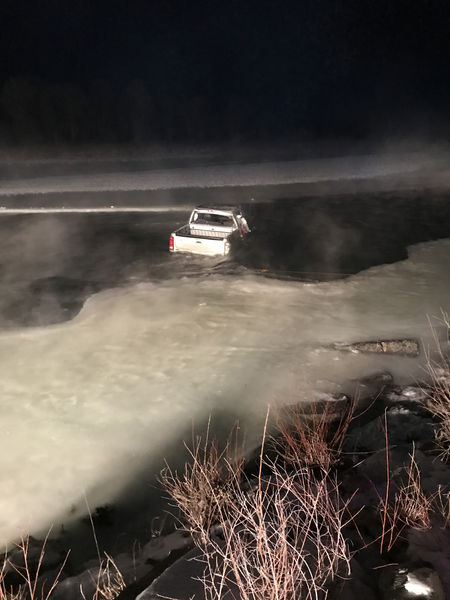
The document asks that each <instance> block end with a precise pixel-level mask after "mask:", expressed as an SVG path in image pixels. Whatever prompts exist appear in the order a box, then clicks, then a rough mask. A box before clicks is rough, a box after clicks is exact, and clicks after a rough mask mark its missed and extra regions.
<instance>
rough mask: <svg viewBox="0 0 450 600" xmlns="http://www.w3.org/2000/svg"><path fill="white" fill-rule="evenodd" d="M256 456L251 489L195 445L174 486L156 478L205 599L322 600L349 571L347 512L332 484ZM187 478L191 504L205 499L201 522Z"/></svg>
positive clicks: (168, 477) (167, 478) (166, 477)
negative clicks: (177, 516)
mask: <svg viewBox="0 0 450 600" xmlns="http://www.w3.org/2000/svg"><path fill="white" fill-rule="evenodd" d="M266 426H267V420H266ZM263 439H265V433H264V438H263ZM205 451H206V453H207V452H210V453H211V455H210V456H208V455H206V456H205ZM263 452H264V442H263V445H262V448H261V455H260V466H259V475H258V477H257V478H256V479H255V480H253V481H245V479H243V475H242V468H240V469H236V467H235V465H234V464H233V463H231V462H230V461H228V460H224V462H223V465H222V468H221V469H220V470H219V469H218V468H217V463H218V457H219V454H218V452H217V446H216V445H215V444H208V445H207V446H205V445H202V444H200V443H199V442H198V441H197V443H196V445H195V446H194V448H193V450H192V452H191V457H192V460H193V464H192V465H190V466H187V467H186V471H185V474H184V475H183V476H181V477H180V478H179V479H178V481H177V476H176V474H175V475H174V474H172V473H171V472H170V471H167V469H166V470H165V471H164V472H163V475H162V483H163V485H164V486H165V488H166V490H167V491H169V493H171V495H172V497H173V498H174V500H175V501H176V502H177V504H178V505H179V507H180V510H181V511H182V513H183V514H184V516H185V518H186V520H187V521H188V522H189V524H190V527H191V530H192V531H194V532H196V533H197V534H198V535H196V536H195V541H196V544H197V546H198V547H199V548H200V549H201V551H202V556H203V559H202V560H203V561H204V563H205V571H204V577H203V580H202V581H203V584H204V590H205V594H206V597H207V598H209V599H211V600H220V598H222V597H223V596H224V594H225V593H226V591H227V590H232V591H234V592H236V591H237V592H238V596H239V597H240V598H242V600H292V599H293V598H298V599H310V598H311V599H312V598H319V597H325V596H326V587H327V584H328V583H329V581H330V580H331V579H332V578H333V577H334V576H335V575H336V574H337V573H338V572H340V570H341V568H342V567H343V566H344V567H345V569H346V571H347V573H349V564H350V563H349V561H350V556H349V552H348V549H347V546H346V543H345V539H344V536H343V527H344V513H345V512H346V509H347V506H346V504H345V503H343V502H342V500H341V498H340V494H339V488H338V485H337V482H336V480H335V479H333V478H332V477H330V476H329V474H328V473H326V472H323V471H320V475H317V474H316V473H315V472H314V470H313V469H310V468H309V467H307V466H303V467H302V468H297V469H295V470H292V471H288V470H287V467H286V466H285V465H284V461H280V460H277V458H275V459H274V460H273V461H272V462H268V461H267V459H264V458H263V456H264V454H263ZM278 459H279V457H278ZM264 472H268V473H269V474H268V475H264ZM193 474H194V475H195V477H194V480H195V486H194V487H195V492H196V494H197V496H196V498H197V501H198V500H199V496H198V495H201V494H202V493H204V494H205V497H204V498H202V499H201V500H200V504H201V505H202V506H206V507H207V511H206V512H207V518H206V519H205V518H204V516H205V513H204V512H202V513H201V515H200V517H201V518H199V514H198V513H197V512H196V511H193V510H191V508H190V506H191V498H190V493H191V492H192V487H193ZM211 476H212V478H210V477H211ZM199 481H200V485H198V482H199ZM223 490H225V499H224V496H223V494H224V492H223ZM173 492H175V494H173ZM212 525H215V526H216V527H214V528H212V527H211V526H212Z"/></svg>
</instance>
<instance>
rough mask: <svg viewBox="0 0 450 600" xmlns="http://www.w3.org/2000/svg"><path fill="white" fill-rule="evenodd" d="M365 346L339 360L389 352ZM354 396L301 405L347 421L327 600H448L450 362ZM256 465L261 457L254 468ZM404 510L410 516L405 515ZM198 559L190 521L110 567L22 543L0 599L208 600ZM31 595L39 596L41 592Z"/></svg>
mask: <svg viewBox="0 0 450 600" xmlns="http://www.w3.org/2000/svg"><path fill="white" fill-rule="evenodd" d="M364 344H365V345H364V346H363V344H359V347H358V348H357V349H356V350H355V349H352V348H348V347H346V348H343V350H345V351H348V350H350V351H364V349H365V350H366V351H369V352H372V351H379V352H386V346H385V347H384V349H383V346H381V345H380V348H381V349H379V348H378V347H377V348H375V347H374V346H373V345H371V344H370V343H364ZM396 348H397V349H400V350H398V351H399V352H402V351H405V349H407V350H408V351H409V350H410V351H411V354H414V353H415V346H414V344H412V343H409V341H406V342H405V341H404V343H402V342H398V343H397V342H396ZM357 387H358V389H359V390H361V389H362V390H365V394H364V395H365V397H366V400H365V403H364V406H362V405H361V404H360V405H358V404H357V403H356V401H355V398H349V397H347V396H345V395H342V394H340V395H335V396H334V397H332V398H331V397H329V398H328V400H329V402H328V403H327V402H326V401H325V402H322V403H320V402H319V403H317V400H318V399H319V400H320V398H319V396H320V394H319V395H318V397H317V398H314V400H316V402H314V403H313V404H311V405H310V408H311V407H312V408H311V409H310V411H309V413H308V410H305V407H304V405H301V414H302V417H304V418H305V419H306V420H305V423H307V422H309V423H311V422H312V423H313V428H314V427H317V425H318V424H321V423H322V424H323V422H324V420H322V419H323V415H325V416H326V420H327V421H328V422H329V423H330V424H331V425H330V429H328V431H329V432H330V431H337V430H338V429H339V426H340V425H339V423H341V424H342V414H343V413H344V412H345V410H347V409H348V407H349V406H352V411H353V412H352V414H351V418H350V419H349V420H348V422H346V426H345V432H344V433H343V435H342V436H341V440H340V445H339V449H338V456H337V458H336V460H335V461H333V464H330V465H329V468H330V471H332V473H333V477H335V478H336V480H337V481H338V483H339V497H340V498H341V500H342V502H344V503H345V506H346V510H347V511H348V520H347V521H348V522H347V523H346V524H345V525H343V535H344V538H345V544H346V547H347V552H348V554H347V559H346V560H347V561H348V565H349V572H347V573H343V572H341V570H340V568H337V569H336V571H335V572H333V577H331V578H329V580H327V592H328V596H329V598H332V599H333V598H339V599H340V600H343V599H345V600H346V599H349V600H350V599H353V598H355V599H356V598H358V597H359V596H361V595H362V594H364V595H365V598H366V600H372V598H373V599H376V598H382V599H383V600H394V599H397V598H398V599H400V598H402V599H403V598H410V597H411V598H413V597H414V598H419V599H420V598H422V597H423V598H431V600H434V599H436V600H444V599H447V600H448V599H449V598H450V495H449V490H450V464H449V463H448V452H446V447H445V444H446V443H447V444H448V439H447V440H446V438H445V435H444V437H443V436H442V419H443V418H444V417H443V416H442V414H439V411H437V410H434V409H433V398H435V397H436V394H440V399H441V401H442V394H443V395H444V398H443V400H444V403H443V406H444V407H445V405H446V403H447V404H448V414H447V418H448V419H449V423H450V395H449V390H450V370H449V368H448V363H447V362H446V359H445V361H444V364H443V365H442V364H441V365H440V366H438V367H435V368H434V369H433V372H432V380H429V381H427V382H421V383H419V384H417V385H408V386H403V387H399V386H397V385H396V382H395V381H394V380H393V378H392V376H391V375H390V374H389V373H386V372H383V373H375V374H374V375H372V376H370V377H367V378H364V380H361V381H360V382H358V386H357ZM325 400H326V399H325ZM330 400H333V402H330ZM441 404H442V403H441ZM326 405H327V406H328V408H326V409H324V412H322V413H321V414H319V413H318V406H322V408H323V407H324V406H326ZM330 407H332V408H330ZM297 409H298V407H296V410H297ZM296 414H298V413H296ZM348 414H349V413H347V415H348ZM308 419H309V421H308ZM311 419H312V421H311ZM317 419H319V420H317ZM449 423H447V424H446V426H447V427H448V426H449ZM336 424H337V425H336ZM444 433H445V432H444ZM333 435H334V434H333ZM275 438H276V435H275ZM447 449H448V448H447ZM268 452H269V453H270V451H269V450H268ZM258 456H259V454H258V452H257V453H256V459H255V460H257V457H258ZM265 464H266V466H267V463H265ZM308 468H311V469H315V470H317V469H318V470H319V471H320V469H321V468H322V467H321V466H320V464H309V466H308ZM289 469H292V465H291V466H290V467H289ZM244 471H245V474H246V475H245V476H246V478H247V480H248V481H249V482H252V481H253V482H255V481H257V478H258V476H257V469H256V470H255V469H253V470H252V462H251V460H250V461H248V462H247V464H246V466H245V467H244ZM255 473H256V474H255ZM260 476H261V473H260ZM327 476H328V474H327ZM259 485H261V481H260V482H259ZM402 503H403V504H402ZM405 507H408V508H409V509H410V511H411V514H408V515H406V514H404V513H405ZM402 510H403V512H402ZM414 510H415V511H416V514H413V513H414ZM393 511H394V512H393ZM395 511H397V514H395ZM219 529H220V528H219ZM222 535H223V532H222ZM219 537H220V532H219ZM24 556H25V558H24ZM199 557H200V558H201V557H202V550H201V545H199V543H198V540H196V534H195V531H194V530H193V528H192V527H190V526H189V523H187V522H186V519H185V521H184V527H183V528H179V529H177V528H174V530H173V531H172V532H169V533H167V534H166V535H162V536H160V537H154V538H152V539H151V540H150V541H149V542H148V543H147V544H145V545H143V546H142V547H140V548H134V549H132V550H131V551H130V553H122V554H119V555H117V556H114V557H110V556H108V555H103V556H102V555H101V553H100V550H99V557H98V559H96V560H93V561H90V562H89V563H87V564H84V565H82V567H81V568H79V567H77V566H76V565H72V564H71V562H70V555H69V557H67V556H66V551H65V549H64V548H63V547H62V546H61V541H60V540H50V539H47V540H45V542H43V541H37V540H34V539H32V538H29V539H28V540H26V541H25V542H23V543H22V545H21V546H19V547H18V548H16V549H15V550H14V551H13V552H11V553H10V554H9V555H8V556H5V557H4V561H3V564H4V567H3V571H2V586H3V589H4V590H5V594H4V596H2V595H1V593H0V598H3V597H5V598H16V597H19V596H14V595H8V594H6V590H11V589H12V590H15V591H16V592H17V590H19V588H20V587H21V586H23V583H24V576H25V578H26V577H28V578H31V579H32V581H33V582H34V581H35V580H36V587H35V588H34V589H35V592H34V595H33V593H31V592H30V591H28V592H23V595H22V596H20V598H26V597H30V598H33V599H34V598H36V599H37V598H39V599H41V598H54V599H56V600H72V599H73V600H75V599H77V600H78V599H80V598H84V599H86V600H91V599H95V600H100V599H101V598H105V599H110V600H112V599H113V598H119V599H120V600H125V599H126V600H128V599H130V600H131V599H133V600H134V599H135V598H136V599H139V600H149V599H156V598H160V597H172V598H178V599H179V600H184V599H186V600H187V599H190V598H192V597H194V596H195V598H204V597H205V595H204V590H203V585H202V583H201V582H200V581H198V580H196V579H195V578H201V576H202V571H203V569H204V566H205V563H204V562H202V561H199V560H198V559H199ZM61 565H62V566H61ZM230 585H231V584H230ZM231 587H233V586H232V585H231ZM36 590H42V594H41V592H39V593H38V592H37V591H36ZM319 592H320V593H319V597H325V592H324V590H320V591H319ZM39 594H40V595H39ZM224 597H227V596H226V594H224ZM255 598H256V596H255Z"/></svg>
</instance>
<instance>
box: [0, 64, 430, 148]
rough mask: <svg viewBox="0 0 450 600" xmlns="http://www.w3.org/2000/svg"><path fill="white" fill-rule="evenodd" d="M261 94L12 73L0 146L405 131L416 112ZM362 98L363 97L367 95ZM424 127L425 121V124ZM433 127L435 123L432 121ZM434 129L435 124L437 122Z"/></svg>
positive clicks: (0, 120)
mask: <svg viewBox="0 0 450 600" xmlns="http://www.w3.org/2000/svg"><path fill="white" fill-rule="evenodd" d="M282 92H283V93H280V94H277V93H274V94H273V97H272V98H271V97H270V96H269V97H268V96H264V97H263V98H262V97H260V96H258V94H254V95H250V96H249V95H244V94H242V95H239V94H236V93H233V94H229V95H224V96H223V97H218V96H214V97H211V95H207V94H205V95H199V94H197V95H196V94H193V93H190V94H189V93H182V92H178V93H174V92H173V91H172V92H170V93H169V92H167V91H158V90H151V89H150V86H149V85H148V84H147V83H145V82H144V81H142V80H138V79H135V80H133V81H130V82H128V83H125V84H120V85H119V84H118V83H116V82H115V83H112V82H111V81H108V80H106V79H98V80H94V81H92V82H90V83H85V84H81V83H64V82H57V83H56V82H49V81H46V80H43V79H39V78H35V77H23V76H20V77H10V78H9V79H7V80H6V81H5V82H4V83H3V85H1V87H0V141H1V143H2V144H6V145H18V144H24V143H37V144H60V143H64V144H74V145H76V144H85V143H97V142H100V143H129V142H131V143H141V142H142V143H143V142H173V141H194V142H203V141H215V140H246V139H249V140H251V139H261V138H270V137H271V136H273V137H278V138H280V137H285V138H286V137H291V136H301V137H302V138H311V137H314V138H320V137H321V136H325V137H326V136H329V135H330V134H331V135H334V136H342V137H346V138H355V139H357V138H362V137H368V136H372V135H374V134H376V133H377V132H381V133H383V131H389V132H391V133H392V132H394V133H395V129H397V130H398V131H399V132H400V133H403V132H408V131H409V123H410V122H414V124H415V125H417V123H420V119H419V120H418V119H417V118H416V116H415V115H408V113H407V112H406V111H404V110H403V109H402V112H403V114H402V115H401V118H399V112H396V111H393V109H392V106H390V107H389V113H387V112H386V113H384V114H383V111H382V110H380V107H378V108H374V107H373V106H371V102H370V99H369V98H366V99H364V98H361V95H360V96H359V97H358V98H357V100H355V99H353V100H352V99H351V98H345V99H341V100H340V101H339V98H337V97H336V95H335V94H334V95H333V94H331V93H330V94H323V95H322V97H321V99H320V101H318V99H317V98H316V95H315V94H314V93H311V92H314V90H309V92H310V93H309V94H308V90H307V89H306V86H305V90H304V93H303V94H302V95H299V94H298V93H292V94H289V90H286V89H284V90H282ZM365 100H366V101H365ZM425 125H426V128H427V129H430V123H429V122H427V123H425ZM432 129H433V128H432ZM434 129H436V130H439V127H435V128H434Z"/></svg>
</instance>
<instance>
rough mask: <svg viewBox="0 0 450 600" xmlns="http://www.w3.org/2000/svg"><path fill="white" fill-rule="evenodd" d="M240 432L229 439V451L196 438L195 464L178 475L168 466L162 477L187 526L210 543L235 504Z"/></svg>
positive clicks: (239, 472) (191, 452)
mask: <svg viewBox="0 0 450 600" xmlns="http://www.w3.org/2000/svg"><path fill="white" fill-rule="evenodd" d="M237 431H238V428H236V429H235V430H234V431H233V432H232V434H230V437H229V438H228V440H227V442H226V444H225V448H223V449H222V450H220V449H219V445H218V443H217V441H216V440H214V439H213V440H211V439H210V437H209V427H208V431H207V434H206V437H205V439H204V440H203V439H202V438H201V436H196V438H195V440H194V442H193V444H192V447H188V446H187V445H185V446H186V448H187V450H188V453H189V455H190V458H191V462H189V463H186V464H185V468H184V472H183V473H182V474H178V472H176V471H172V469H171V468H170V467H169V466H168V465H167V466H166V467H165V468H164V469H163V470H162V471H161V473H160V478H159V480H160V483H161V485H162V486H163V488H164V489H165V490H166V491H167V492H168V493H169V494H170V496H171V498H172V499H173V500H174V501H175V503H176V506H177V507H178V509H179V510H180V512H181V515H182V518H183V522H184V524H185V525H187V526H188V527H189V530H190V532H191V533H192V535H193V536H194V537H195V536H198V535H199V536H200V537H201V539H202V541H203V543H205V542H206V539H207V535H208V531H209V529H210V527H211V526H212V525H213V524H214V523H216V522H217V521H218V519H219V518H220V514H221V513H222V512H223V511H224V510H226V507H227V506H228V505H229V504H230V503H232V494H233V489H234V487H235V484H234V482H235V481H240V479H241V476H242V466H243V461H244V459H243V453H242V444H241V443H240V442H239V440H238V434H237Z"/></svg>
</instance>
